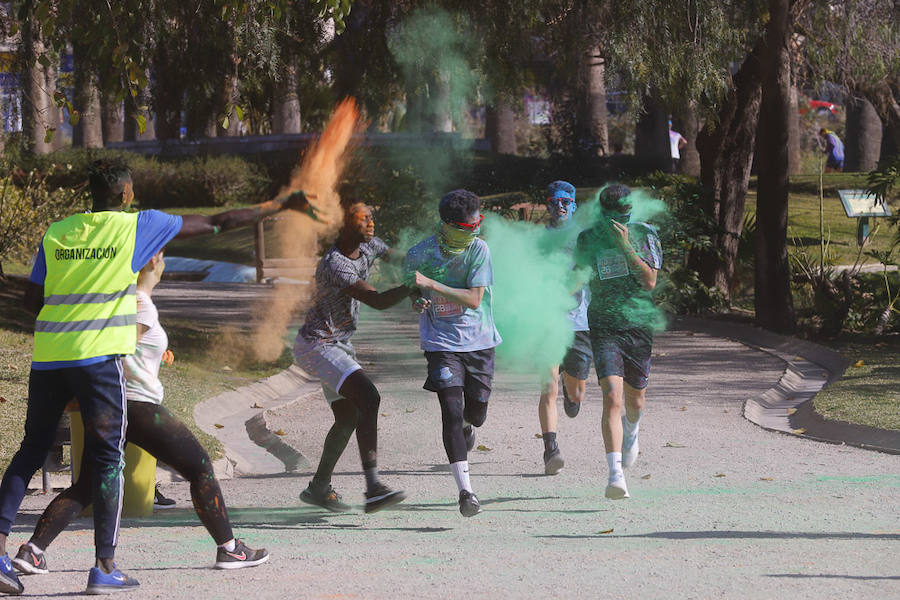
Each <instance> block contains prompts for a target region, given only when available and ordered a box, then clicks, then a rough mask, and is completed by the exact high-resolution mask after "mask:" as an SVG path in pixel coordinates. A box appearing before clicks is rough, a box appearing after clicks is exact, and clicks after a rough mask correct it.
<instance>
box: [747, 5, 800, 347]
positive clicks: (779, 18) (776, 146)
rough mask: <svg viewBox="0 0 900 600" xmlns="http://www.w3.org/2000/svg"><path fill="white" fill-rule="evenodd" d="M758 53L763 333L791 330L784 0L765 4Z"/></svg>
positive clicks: (757, 301) (787, 17) (759, 313)
mask: <svg viewBox="0 0 900 600" xmlns="http://www.w3.org/2000/svg"><path fill="white" fill-rule="evenodd" d="M769 14H770V17H771V18H770V20H769V22H768V24H767V25H766V32H765V38H766V43H765V47H764V50H763V63H762V64H763V79H762V82H763V83H762V103H761V104H760V112H759V130H758V134H757V135H758V137H757V147H758V148H759V151H758V152H757V157H756V160H757V170H758V181H759V184H758V194H757V200H756V219H757V226H756V238H755V240H754V255H755V259H756V260H755V265H754V267H755V273H756V276H755V278H754V281H755V290H754V291H755V293H754V306H755V308H756V321H757V322H758V323H759V324H760V325H761V326H763V327H765V328H766V329H771V330H773V331H777V332H781V333H790V332H792V331H794V329H795V328H796V323H795V322H794V303H793V297H792V295H791V268H790V261H789V259H788V252H787V218H788V192H789V183H790V181H789V172H788V142H789V139H788V138H789V129H790V120H791V57H790V53H789V46H788V44H789V42H790V36H791V33H792V31H793V19H792V17H791V2H790V0H769Z"/></svg>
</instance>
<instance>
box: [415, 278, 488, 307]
mask: <svg viewBox="0 0 900 600" xmlns="http://www.w3.org/2000/svg"><path fill="white" fill-rule="evenodd" d="M416 286H418V287H419V288H421V289H423V290H431V291H433V292H436V293H438V294H440V295H441V296H443V297H444V298H447V299H448V300H453V301H454V302H456V303H458V304H462V305H463V306H465V307H466V308H471V309H472V310H475V309H477V308H478V307H479V306H480V305H481V299H482V298H483V297H484V288H483V287H471V288H452V287H449V286H446V285H444V284H443V283H440V282H438V281H435V280H434V279H431V278H429V277H425V276H424V275H422V274H421V273H419V272H418V271H416Z"/></svg>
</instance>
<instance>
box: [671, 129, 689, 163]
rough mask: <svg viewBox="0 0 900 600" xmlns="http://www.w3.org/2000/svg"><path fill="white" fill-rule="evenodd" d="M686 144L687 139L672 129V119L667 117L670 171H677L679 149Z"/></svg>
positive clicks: (679, 159) (679, 157)
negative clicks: (670, 155)
mask: <svg viewBox="0 0 900 600" xmlns="http://www.w3.org/2000/svg"><path fill="white" fill-rule="evenodd" d="M685 146H687V140H686V139H684V136H682V135H681V134H680V133H678V132H677V131H675V130H674V129H672V120H671V119H669V152H670V153H671V154H672V172H673V173H677V172H678V163H679V162H680V161H681V149H682V148H684V147H685Z"/></svg>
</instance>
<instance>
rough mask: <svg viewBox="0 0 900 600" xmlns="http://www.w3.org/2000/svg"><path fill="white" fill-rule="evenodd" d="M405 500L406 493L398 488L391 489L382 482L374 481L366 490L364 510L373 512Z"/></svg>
mask: <svg viewBox="0 0 900 600" xmlns="http://www.w3.org/2000/svg"><path fill="white" fill-rule="evenodd" d="M404 500H406V494H404V493H403V492H402V491H400V490H392V489H391V488H389V487H388V486H386V485H384V484H383V483H376V484H375V485H374V486H373V487H372V489H371V490H369V491H367V492H366V512H367V513H373V512H378V511H379V510H384V509H385V508H388V507H389V506H393V505H395V504H399V503H400V502H403V501H404Z"/></svg>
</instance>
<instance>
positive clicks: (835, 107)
mask: <svg viewBox="0 0 900 600" xmlns="http://www.w3.org/2000/svg"><path fill="white" fill-rule="evenodd" d="M799 104H800V106H799V109H798V111H797V112H799V113H800V114H801V115H802V114H805V113H806V112H808V111H810V110H812V111H815V113H816V114H817V115H819V116H820V117H824V116H826V115H827V116H829V117H831V118H834V117H836V116H838V113H839V112H840V110H841V105H840V104H834V103H832V102H826V101H825V100H807V101H805V102H804V101H803V100H801V101H800V103H799Z"/></svg>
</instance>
